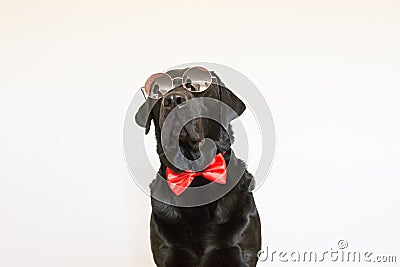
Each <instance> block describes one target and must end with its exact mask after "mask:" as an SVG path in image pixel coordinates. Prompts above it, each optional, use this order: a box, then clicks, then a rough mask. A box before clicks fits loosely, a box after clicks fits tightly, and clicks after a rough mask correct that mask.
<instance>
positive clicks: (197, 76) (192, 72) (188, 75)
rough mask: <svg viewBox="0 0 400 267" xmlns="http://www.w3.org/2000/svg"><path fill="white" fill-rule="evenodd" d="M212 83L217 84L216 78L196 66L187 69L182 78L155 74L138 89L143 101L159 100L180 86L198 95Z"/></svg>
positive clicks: (204, 69)
mask: <svg viewBox="0 0 400 267" xmlns="http://www.w3.org/2000/svg"><path fill="white" fill-rule="evenodd" d="M213 83H214V84H218V83H217V78H216V77H215V76H212V75H211V72H210V71H208V70H207V69H206V68H203V67H199V66H197V67H192V68H189V69H187V70H186V71H185V72H184V73H183V75H182V77H176V78H172V77H171V76H170V75H168V74H167V73H155V74H153V75H151V76H150V77H149V78H148V79H147V81H146V83H145V85H144V86H143V87H141V88H140V89H141V91H142V93H143V96H144V98H145V99H147V98H152V99H159V98H161V97H163V96H164V95H165V94H167V93H168V92H169V91H171V90H172V89H174V88H176V87H178V86H181V85H182V86H183V88H185V89H186V90H188V91H190V92H198V93H199V92H204V91H205V90H207V89H208V88H209V87H210V85H211V84H213Z"/></svg>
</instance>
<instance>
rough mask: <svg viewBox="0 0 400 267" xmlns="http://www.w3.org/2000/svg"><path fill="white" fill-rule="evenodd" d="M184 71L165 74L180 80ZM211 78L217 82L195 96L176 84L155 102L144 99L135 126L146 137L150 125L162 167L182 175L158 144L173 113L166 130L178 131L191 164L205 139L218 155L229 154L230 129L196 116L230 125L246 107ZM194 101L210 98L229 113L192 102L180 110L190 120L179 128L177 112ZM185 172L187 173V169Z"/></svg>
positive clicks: (199, 102) (220, 83) (178, 70)
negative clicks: (213, 116) (207, 114)
mask: <svg viewBox="0 0 400 267" xmlns="http://www.w3.org/2000/svg"><path fill="white" fill-rule="evenodd" d="M186 70H187V69H176V70H171V71H168V72H167V74H168V75H169V76H170V77H172V78H173V79H174V78H176V77H178V78H179V77H182V75H184V73H185V71H186ZM210 74H211V75H212V76H213V78H215V80H216V82H213V83H211V85H209V86H208V88H207V89H206V90H204V91H202V92H197V91H196V90H188V89H187V88H188V86H187V85H186V86H184V85H183V84H178V85H176V86H174V87H173V89H171V90H168V91H167V92H165V93H164V94H163V95H162V96H161V97H159V98H157V99H154V98H147V99H146V102H145V103H144V104H143V105H142V106H141V107H140V108H139V110H138V112H137V113H136V116H135V120H136V122H137V124H138V125H140V126H142V127H144V128H145V133H146V134H147V133H148V132H149V130H150V126H151V121H153V123H154V127H155V133H156V139H157V153H158V154H159V157H160V160H161V163H162V164H164V165H165V166H167V167H169V168H171V169H173V170H176V171H182V170H184V169H182V168H178V167H176V166H174V164H171V162H170V161H169V160H168V159H167V157H166V156H165V151H164V149H166V148H165V147H164V148H163V146H162V144H161V143H162V142H161V132H162V128H163V126H165V125H164V124H165V122H166V119H167V117H168V115H170V114H171V112H174V114H175V117H174V119H173V120H167V121H168V123H169V124H171V125H168V126H169V127H168V128H170V129H172V130H174V129H175V130H176V131H178V130H179V133H176V135H177V136H178V140H179V142H178V143H179V144H178V145H179V150H180V152H181V153H182V154H183V156H184V157H186V158H187V159H188V160H192V161H193V160H197V159H198V158H199V157H200V156H201V153H200V146H201V142H202V140H203V139H204V138H209V139H211V140H212V141H213V142H214V143H215V145H216V148H217V153H224V152H225V151H228V150H229V149H230V146H231V142H232V140H233V139H232V131H231V127H230V125H229V127H227V128H225V127H223V126H222V125H220V124H219V123H218V122H217V121H215V120H213V119H210V118H205V117H200V116H199V117H198V116H196V114H201V113H202V112H201V111H203V112H204V110H206V111H207V112H211V113H214V114H219V116H224V118H221V120H222V121H228V122H230V121H231V120H232V119H234V118H236V117H237V116H240V115H241V114H242V113H243V112H244V110H245V109H246V106H245V104H244V103H243V102H242V101H241V100H240V99H239V98H238V97H237V96H236V95H235V94H234V93H232V91H231V90H229V89H228V88H226V86H225V85H224V84H223V82H222V81H221V79H220V78H219V77H218V76H217V74H216V73H214V72H210ZM189 86H190V85H189ZM195 98H203V99H204V98H206V99H207V98H211V99H215V100H218V101H221V102H223V103H224V104H226V105H228V106H229V107H230V110H231V112H221V109H220V107H219V106H218V105H217V106H215V105H207V102H204V101H198V102H197V101H195V104H194V105H190V107H186V108H185V109H182V112H185V113H190V114H192V115H193V119H192V120H190V121H188V122H186V123H184V125H180V124H182V121H181V120H180V114H182V113H180V110H179V109H180V108H181V107H183V106H185V102H186V101H189V100H192V99H195ZM189 102H190V101H189ZM192 102H193V101H192ZM183 110H184V111H183ZM185 115H187V114H185ZM188 168H189V169H190V166H189V167H188Z"/></svg>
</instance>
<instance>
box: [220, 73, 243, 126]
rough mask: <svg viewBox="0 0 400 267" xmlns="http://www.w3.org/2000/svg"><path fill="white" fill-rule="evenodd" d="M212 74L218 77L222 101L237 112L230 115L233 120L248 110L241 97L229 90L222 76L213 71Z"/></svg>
mask: <svg viewBox="0 0 400 267" xmlns="http://www.w3.org/2000/svg"><path fill="white" fill-rule="evenodd" d="M212 75H213V76H214V77H215V78H216V79H217V81H218V86H219V88H220V96H219V97H220V99H219V100H220V101H222V102H224V103H225V104H227V105H228V106H230V107H231V108H232V109H233V110H234V111H235V112H236V114H237V116H236V114H232V115H231V116H230V120H233V119H234V118H236V117H239V116H240V115H242V113H243V112H244V111H245V110H246V105H245V104H244V103H243V101H242V100H240V99H239V97H237V96H236V95H235V94H234V93H233V92H232V91H231V90H229V89H228V88H227V87H226V86H225V84H224V83H223V82H222V80H221V78H220V77H219V76H218V75H217V74H215V72H212Z"/></svg>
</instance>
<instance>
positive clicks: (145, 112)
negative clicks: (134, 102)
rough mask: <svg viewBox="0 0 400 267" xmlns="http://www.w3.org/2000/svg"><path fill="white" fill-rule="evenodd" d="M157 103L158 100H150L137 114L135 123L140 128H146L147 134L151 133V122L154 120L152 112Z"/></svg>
mask: <svg viewBox="0 0 400 267" xmlns="http://www.w3.org/2000/svg"><path fill="white" fill-rule="evenodd" d="M156 103H157V101H156V100H154V99H151V98H148V99H147V100H146V102H145V103H144V104H143V105H142V106H140V108H139V109H138V111H137V112H136V115H135V121H136V123H137V124H138V125H139V126H141V127H144V128H145V134H148V133H149V131H150V125H151V120H152V119H154V118H153V113H152V110H153V107H154V106H155V104H156Z"/></svg>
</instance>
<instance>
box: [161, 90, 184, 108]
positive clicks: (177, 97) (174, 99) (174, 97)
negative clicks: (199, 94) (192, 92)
mask: <svg viewBox="0 0 400 267" xmlns="http://www.w3.org/2000/svg"><path fill="white" fill-rule="evenodd" d="M186 100H187V97H186V96H185V95H184V94H181V93H178V92H174V93H170V94H168V95H166V96H165V97H164V99H163V105H164V106H165V107H168V108H174V107H176V106H178V105H180V104H182V103H183V102H185V101H186Z"/></svg>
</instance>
